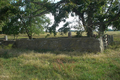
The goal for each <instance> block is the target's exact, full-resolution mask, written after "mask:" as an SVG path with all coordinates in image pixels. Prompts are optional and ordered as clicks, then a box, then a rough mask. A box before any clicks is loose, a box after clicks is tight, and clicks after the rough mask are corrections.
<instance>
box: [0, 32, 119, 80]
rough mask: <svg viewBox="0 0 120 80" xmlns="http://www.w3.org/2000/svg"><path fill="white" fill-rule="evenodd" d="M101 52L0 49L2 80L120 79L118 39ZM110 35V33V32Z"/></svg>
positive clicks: (115, 34) (116, 37)
mask: <svg viewBox="0 0 120 80" xmlns="http://www.w3.org/2000/svg"><path fill="white" fill-rule="evenodd" d="M118 33H119V32H116V33H115V32H113V34H114V38H115V39H114V40H115V42H114V43H113V44H112V45H110V46H109V47H108V48H107V49H106V50H105V51H104V52H103V53H96V54H95V53H81V52H75V51H74V52H67V51H64V52H62V51H54V52H53V51H46V52H43V51H41V52H37V51H31V50H23V49H0V79H1V80H120V53H119V52H120V36H119V34H118ZM109 34H112V32H111V33H110V32H109Z"/></svg>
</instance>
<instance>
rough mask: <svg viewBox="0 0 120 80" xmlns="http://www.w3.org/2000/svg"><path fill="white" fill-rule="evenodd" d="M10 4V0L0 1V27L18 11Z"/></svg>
mask: <svg viewBox="0 0 120 80" xmlns="http://www.w3.org/2000/svg"><path fill="white" fill-rule="evenodd" d="M10 2H11V0H0V27H2V26H4V25H5V22H7V20H8V17H9V16H13V15H14V14H16V13H17V12H18V11H19V10H18V7H17V8H16V7H14V6H13V5H11V4H10ZM3 24H4V25H3Z"/></svg>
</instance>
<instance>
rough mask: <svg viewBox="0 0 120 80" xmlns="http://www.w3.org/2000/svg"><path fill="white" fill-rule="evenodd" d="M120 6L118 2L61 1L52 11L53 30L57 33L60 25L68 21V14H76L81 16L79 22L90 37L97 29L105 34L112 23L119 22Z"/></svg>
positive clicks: (111, 0) (100, 0)
mask: <svg viewBox="0 0 120 80" xmlns="http://www.w3.org/2000/svg"><path fill="white" fill-rule="evenodd" d="M119 4H120V3H119V1H118V0H99V1H98V0H61V1H59V2H57V3H55V4H54V5H53V8H52V10H51V13H52V14H53V15H54V17H55V22H54V24H53V26H52V28H51V29H52V30H53V32H55V29H56V27H57V26H58V24H59V23H60V22H61V21H63V20H64V21H66V20H65V19H66V18H67V17H68V14H70V13H75V15H77V16H79V21H81V22H82V24H83V25H82V26H83V27H84V28H85V30H86V31H87V32H88V36H91V37H92V36H93V30H95V29H96V28H99V32H100V33H101V32H102V33H103V32H104V31H105V30H106V29H107V27H108V26H110V25H111V23H112V22H114V21H117V20H118V18H119V17H118V16H120V15H119V13H120V12H119ZM71 16H74V15H73V14H71ZM63 29H65V27H63Z"/></svg>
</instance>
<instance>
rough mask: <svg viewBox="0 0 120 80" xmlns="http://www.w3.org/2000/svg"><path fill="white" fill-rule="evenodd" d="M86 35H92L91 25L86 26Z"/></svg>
mask: <svg viewBox="0 0 120 80" xmlns="http://www.w3.org/2000/svg"><path fill="white" fill-rule="evenodd" d="M87 36H88V37H93V30H92V28H91V27H87Z"/></svg>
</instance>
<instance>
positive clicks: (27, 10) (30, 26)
mask: <svg viewBox="0 0 120 80" xmlns="http://www.w3.org/2000/svg"><path fill="white" fill-rule="evenodd" d="M43 2H44V0H43V1H41V3H43ZM19 3H20V2H19ZM20 5H23V6H22V7H24V8H23V9H24V10H23V11H21V12H22V14H20V15H21V17H20V21H21V23H22V29H24V30H25V31H26V33H27V35H28V37H29V39H32V34H33V33H35V34H39V33H42V32H43V26H45V24H46V23H50V20H49V19H48V18H47V17H45V15H44V14H45V13H47V12H46V8H45V7H43V6H41V5H35V4H34V3H32V2H31V1H29V0H24V2H21V4H20Z"/></svg>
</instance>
